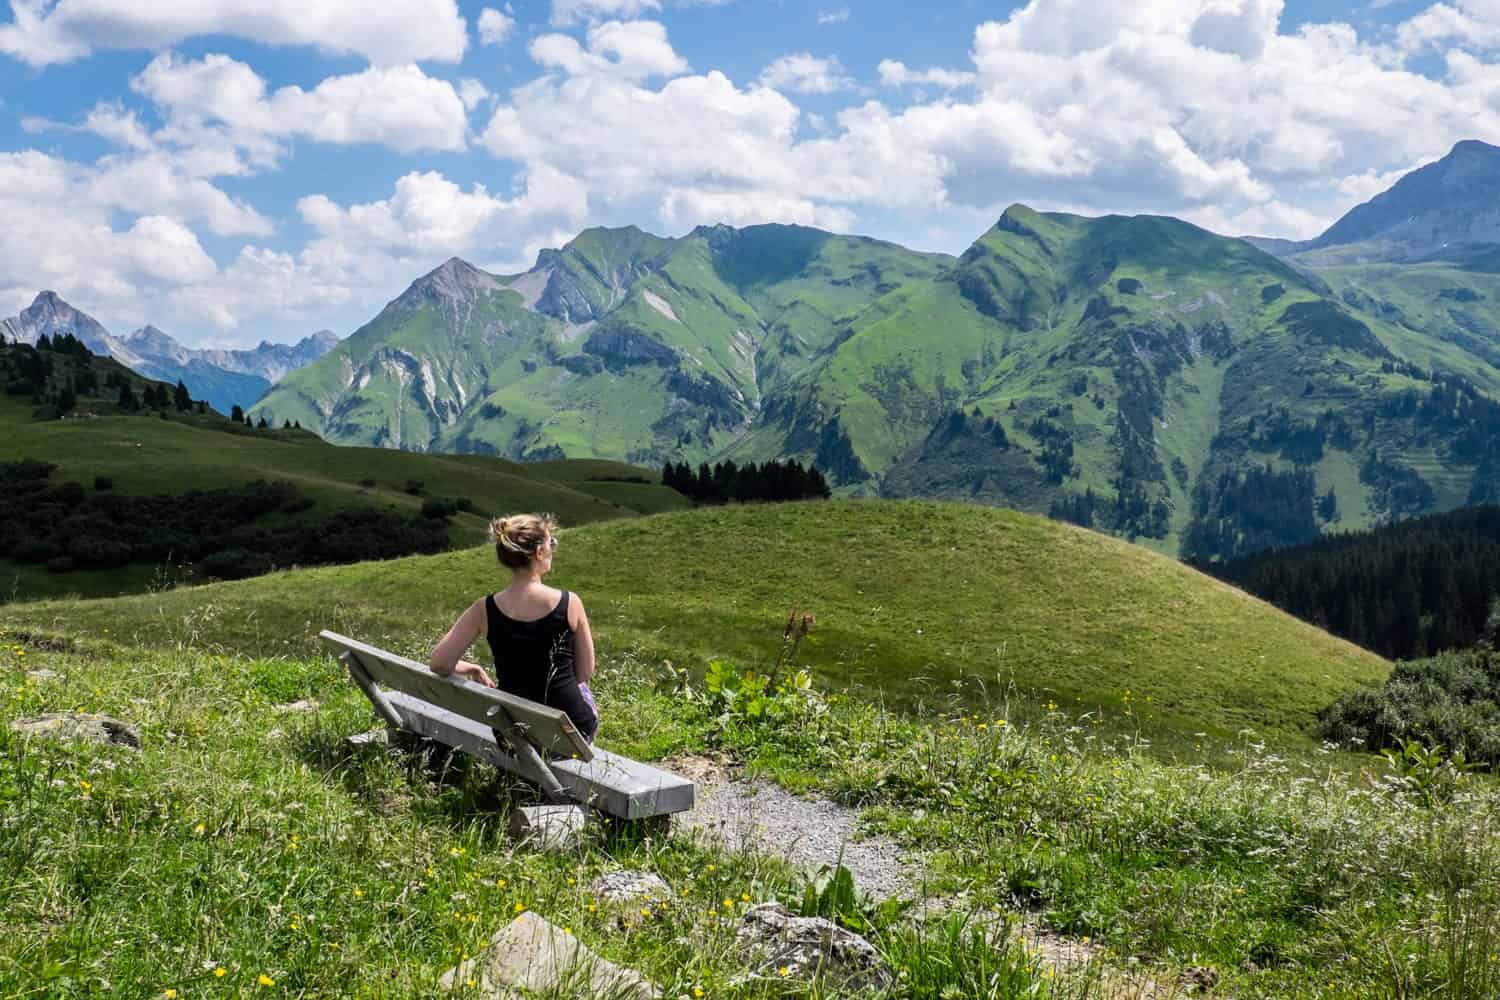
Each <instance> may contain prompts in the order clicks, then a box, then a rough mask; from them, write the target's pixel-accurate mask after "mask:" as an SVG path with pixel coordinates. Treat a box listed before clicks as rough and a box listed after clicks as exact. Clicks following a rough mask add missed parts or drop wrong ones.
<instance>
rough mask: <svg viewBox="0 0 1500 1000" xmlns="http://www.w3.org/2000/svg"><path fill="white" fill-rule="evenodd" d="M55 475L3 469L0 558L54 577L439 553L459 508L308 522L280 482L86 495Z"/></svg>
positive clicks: (97, 490)
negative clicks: (142, 567) (144, 567)
mask: <svg viewBox="0 0 1500 1000" xmlns="http://www.w3.org/2000/svg"><path fill="white" fill-rule="evenodd" d="M55 470H56V466H55V465H53V464H52V463H50V462H44V461H38V460H36V459H25V460H22V461H19V462H5V463H0V557H3V558H9V559H13V560H15V561H16V562H19V563H32V564H42V565H44V566H45V567H46V568H47V570H48V571H49V572H53V573H68V572H71V571H73V570H108V569H117V568H120V567H123V566H127V565H131V564H134V563H145V564H162V563H169V564H175V565H179V566H184V567H191V568H192V569H193V570H194V571H195V572H196V574H197V575H198V576H200V577H205V578H220V579H239V578H241V577H247V576H255V575H258V574H261V573H267V572H270V571H271V570H273V569H278V568H283V569H284V568H287V567H290V566H312V565H319V564H325V563H349V562H359V561H362V560H366V559H390V558H394V557H396V556H403V555H412V554H415V553H433V552H441V551H443V550H445V549H446V548H447V547H448V523H447V518H448V517H449V516H450V515H451V514H452V513H454V512H455V511H456V505H441V504H424V506H423V509H422V513H421V514H420V515H418V516H416V517H410V518H407V517H402V516H400V515H398V514H394V513H391V512H388V511H382V510H374V509H368V508H366V509H350V510H341V511H335V512H332V513H330V514H328V515H326V516H324V517H318V518H314V517H308V516H306V515H305V512H306V511H308V510H309V509H310V508H312V506H313V501H312V500H311V499H310V498H308V497H305V496H303V495H301V494H300V493H299V492H298V491H297V489H296V488H295V487H293V486H292V485H291V484H290V483H287V482H284V481H278V482H267V481H265V480H257V481H255V482H252V483H246V484H243V485H239V486H234V487H227V488H224V489H216V490H191V491H188V492H185V493H180V494H176V495H169V496H125V495H119V494H116V493H115V492H114V491H113V483H112V482H111V481H110V480H109V479H107V478H104V477H99V478H96V479H95V480H94V482H93V484H92V487H91V488H90V487H85V486H84V485H83V484H82V483H77V482H62V483H54V482H52V473H53V472H54V471H55ZM293 515H295V516H293Z"/></svg>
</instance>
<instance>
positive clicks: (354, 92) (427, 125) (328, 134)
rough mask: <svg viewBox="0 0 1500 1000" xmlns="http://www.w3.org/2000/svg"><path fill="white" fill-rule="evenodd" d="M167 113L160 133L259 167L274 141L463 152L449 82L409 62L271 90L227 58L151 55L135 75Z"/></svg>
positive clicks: (456, 101) (458, 105) (459, 103)
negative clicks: (224, 150)
mask: <svg viewBox="0 0 1500 1000" xmlns="http://www.w3.org/2000/svg"><path fill="white" fill-rule="evenodd" d="M131 85H132V86H133V87H134V88H135V90H136V91H137V92H139V93H140V94H142V95H144V96H145V97H147V98H149V99H150V100H151V101H153V102H154V103H155V104H156V105H157V106H158V107H159V108H161V109H162V110H163V111H164V113H165V114H166V116H167V119H168V124H167V127H166V128H165V129H164V130H163V132H162V136H161V137H162V138H163V139H166V140H168V141H178V142H179V143H181V144H184V145H197V144H199V143H203V142H208V143H210V144H211V143H212V142H213V140H214V139H216V138H220V139H223V140H226V141H227V142H229V143H230V144H232V145H233V146H235V147H238V148H243V149H245V150H247V151H248V153H249V155H250V157H251V158H252V159H253V160H255V161H256V162H258V163H264V162H265V161H266V160H267V159H268V158H274V155H275V151H276V149H277V142H278V140H281V139H286V138H292V137H305V138H309V139H315V140H317V141H319V142H332V143H356V142H370V143H379V144H381V145H384V146H389V147H390V148H391V149H395V150H398V151H401V152H414V151H417V150H460V149H463V148H464V145H465V139H464V133H465V128H466V109H465V107H464V102H463V99H462V98H461V97H460V96H459V94H458V92H457V91H456V90H455V89H454V87H453V85H452V84H451V83H449V82H448V81H447V80H441V79H437V78H435V77H430V76H427V75H426V74H425V73H423V72H422V70H421V69H420V68H419V67H417V66H415V65H405V66H390V67H383V68H382V67H373V66H372V67H370V68H368V69H364V70H361V71H360V72H358V73H351V74H347V75H343V76H331V77H328V78H326V79H324V80H323V81H322V82H320V83H319V84H318V85H317V86H316V87H314V88H313V89H312V90H303V89H302V88H301V87H295V86H289V87H282V88H280V89H279V90H276V91H275V92H274V93H268V92H267V88H266V84H265V81H264V80H263V79H261V77H260V76H259V74H257V73H256V72H255V70H253V69H252V68H251V67H250V66H248V65H247V64H245V63H242V62H239V61H238V60H235V59H231V58H230V57H228V56H225V55H217V54H211V55H207V56H204V57H203V58H202V59H196V60H194V59H183V58H181V57H179V56H176V55H174V54H173V53H170V52H168V53H165V54H163V55H160V56H157V57H156V58H155V59H153V60H152V61H151V63H150V64H149V65H148V66H147V67H146V68H145V69H144V70H143V71H142V72H141V73H140V74H139V75H138V76H137V77H136V78H135V79H134V80H133V81H132V83H131Z"/></svg>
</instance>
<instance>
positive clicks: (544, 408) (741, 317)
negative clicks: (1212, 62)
mask: <svg viewBox="0 0 1500 1000" xmlns="http://www.w3.org/2000/svg"><path fill="white" fill-rule="evenodd" d="M1454 380H1456V381H1454ZM1497 392H1500V371H1497V370H1496V369H1495V368H1494V366H1493V365H1491V364H1489V362H1488V361H1486V360H1485V357H1484V355H1483V352H1482V349H1481V347H1479V346H1476V345H1474V344H1470V345H1467V346H1459V345H1455V344H1453V343H1452V342H1451V341H1442V340H1441V339H1440V338H1437V337H1434V336H1431V335H1428V334H1425V333H1422V334H1419V333H1414V332H1413V331H1411V330H1409V329H1407V328H1406V327H1405V326H1403V325H1401V324H1400V323H1399V322H1395V321H1394V320H1393V319H1392V318H1391V317H1390V316H1387V315H1384V314H1382V313H1381V312H1380V311H1379V310H1378V309H1375V310H1373V311H1372V310H1371V309H1370V308H1368V305H1367V303H1366V302H1365V301H1364V300H1363V299H1360V298H1358V297H1357V296H1350V295H1346V294H1342V293H1339V294H1336V293H1335V290H1334V288H1333V287H1332V286H1331V285H1330V284H1329V283H1328V281H1327V280H1325V277H1324V276H1323V275H1322V274H1321V273H1320V272H1317V271H1315V270H1313V269H1310V268H1308V267H1304V266H1301V265H1300V264H1299V263H1298V262H1297V261H1295V260H1288V259H1283V258H1281V257H1278V256H1276V255H1273V254H1269V253H1266V252H1264V251H1262V250H1261V249H1258V248H1256V247H1255V246H1254V245H1253V244H1252V243H1251V242H1247V241H1243V240H1236V239H1229V238H1225V237H1220V236H1217V235H1215V234H1213V233H1210V232H1208V231H1206V230H1203V229H1201V228H1199V227H1197V226H1193V225H1191V224H1189V223H1186V222H1183V221H1182V220H1178V219H1174V218H1171V217H1167V216H1152V215H1141V216H1123V215H1113V216H1103V217H1099V218H1087V217H1083V216H1078V215H1069V214H1062V213H1042V212H1036V211H1034V210H1032V209H1030V208H1028V207H1026V206H1025V205H1021V204H1016V205H1012V206H1011V207H1009V208H1007V209H1006V211H1005V212H1004V213H1003V214H1002V215H1001V216H1000V217H999V219H998V220H997V221H996V224H995V225H994V226H993V227H991V229H990V230H989V231H988V232H986V233H985V234H983V235H981V236H980V237H979V238H978V239H976V240H975V241H974V243H973V244H972V245H971V246H970V247H969V248H968V249H967V250H966V251H965V252H964V253H963V254H962V255H960V256H958V257H952V256H949V255H944V254H918V253H915V252H913V251H909V250H906V249H905V248H902V247H899V246H898V245H895V244H891V243H887V242H884V241H878V240H873V239H870V238H867V237H854V236H843V235H838V234H833V233H827V232H823V231H821V230H815V229H810V228H807V227H798V226H785V225H777V224H767V225H760V226H751V227H744V228H735V227H730V226H725V225H718V226H700V227H697V228H695V229H693V230H692V231H691V232H689V233H687V234H686V235H684V236H681V237H676V238H667V237H660V236H655V235H653V234H650V233H647V232H644V231H643V230H640V229H639V228H637V227H633V226H631V227H620V228H613V229H610V228H594V229H589V230H585V231H583V232H582V233H580V234H578V236H576V237H575V238H574V239H572V240H570V241H568V242H567V243H566V244H564V245H563V246H562V247H559V248H556V249H547V250H543V251H541V252H540V253H539V254H538V255H537V262H536V265H535V266H534V267H532V268H531V269H530V270H528V271H526V272H523V273H521V274H510V275H501V274H490V273H488V272H484V271H482V270H480V269H478V268H475V267H474V266H473V265H471V264H468V263H467V262H465V261H462V260H459V259H456V258H455V259H452V260H449V261H447V262H445V263H444V264H443V265H440V266H439V267H438V268H435V269H434V270H433V271H431V272H429V273H428V274H426V275H423V276H422V277H420V278H418V279H417V280H416V281H414V282H413V283H412V285H411V286H410V287H409V288H408V289H407V290H406V291H404V292H403V293H402V295H401V296H398V297H397V298H396V299H394V300H392V302H391V303H390V304H389V305H388V306H387V307H386V308H385V309H383V310H381V312H380V313H379V314H377V315H376V317H375V318H373V319H372V320H371V321H370V322H369V323H367V324H365V326H363V327H361V328H360V330H359V331H356V333H355V334H354V335H352V336H351V337H350V338H349V339H348V340H346V341H345V342H343V343H342V344H341V345H339V347H338V348H336V349H335V350H334V351H333V352H331V353H330V355H329V356H327V357H326V358H324V359H322V360H321V361H318V362H315V363H314V364H312V365H310V366H309V367H308V368H305V369H303V370H301V371H299V372H296V373H294V374H293V375H292V376H290V377H288V378H287V379H286V380H284V381H283V382H282V383H281V384H280V385H279V386H277V387H276V388H275V389H273V390H272V391H271V392H269V393H268V394H267V396H266V398H265V399H264V400H263V401H262V402H261V404H259V405H258V406H257V407H256V409H255V412H256V413H257V414H262V415H265V416H267V418H268V419H270V420H272V421H273V422H278V423H279V422H281V421H283V420H285V419H293V420H297V421H300V422H301V424H302V425H303V426H306V427H313V428H317V429H319V430H320V431H321V433H323V434H324V435H325V436H327V437H329V438H330V439H331V440H334V441H343V442H349V443H362V444H379V445H383V446H387V447H400V448H407V449H415V450H441V451H459V452H464V451H473V452H481V453H495V454H501V455H505V456H507V457H510V458H515V459H524V460H534V459H539V458H555V457H563V456H567V457H586V456H596V457H606V458H614V459H620V460H625V461H630V462H634V463H637V464H658V463H660V462H662V461H666V460H671V461H682V460H685V461H689V462H692V463H696V462H700V461H724V460H733V461H736V462H746V461H764V460H769V459H772V458H798V459H800V460H804V461H810V462H814V463H816V464H817V465H818V466H819V467H820V468H821V469H823V470H824V472H825V473H826V474H828V475H829V476H830V479H831V480H832V481H833V482H834V483H835V485H836V486H837V488H838V489H839V491H840V492H841V493H844V494H846V495H884V496H899V497H904V496H936V497H940V498H948V499H966V500H978V501H981V502H986V503H994V504H1001V505H1011V506H1017V507H1020V508H1021V509H1027V510H1035V511H1040V512H1046V513H1052V514H1053V515H1054V516H1059V517H1063V518H1066V519H1070V520H1076V521H1079V522H1080V523H1084V524H1087V525H1091V526H1094V527H1097V528H1100V529H1102V530H1106V531H1111V532H1114V533H1117V534H1121V535H1124V536H1126V537H1128V538H1133V539H1137V540H1141V541H1145V542H1147V543H1148V544H1151V545H1154V546H1156V547H1158V548H1164V549H1167V550H1170V551H1181V552H1185V553H1189V554H1193V555H1196V556H1198V557H1200V558H1218V557H1223V558H1229V557H1232V556H1234V555H1237V554H1239V553H1240V552H1241V551H1244V550H1246V547H1247V546H1256V545H1263V544H1281V543H1287V542H1291V541H1297V540H1303V539H1305V538H1307V537H1311V536H1313V535H1316V534H1317V533H1318V532H1319V531H1321V530H1325V529H1327V528H1330V527H1353V526H1363V525H1365V524H1369V523H1372V522H1374V521H1376V520H1379V519H1382V518H1390V517H1400V516H1405V515H1406V514H1407V513H1412V512H1416V511H1419V510H1423V509H1433V508H1437V507H1451V506H1454V505H1457V504H1460V503H1462V502H1464V501H1465V500H1466V499H1468V498H1469V497H1470V496H1471V495H1485V494H1486V493H1487V491H1488V490H1490V487H1489V486H1488V485H1485V484H1487V483H1489V482H1490V481H1491V480H1492V479H1493V480H1497V481H1500V474H1497V473H1495V472H1493V471H1491V470H1490V468H1489V466H1488V465H1486V460H1485V459H1484V458H1483V456H1482V452H1476V451H1474V450H1473V449H1472V448H1471V449H1469V450H1468V451H1465V452H1464V453H1463V454H1459V453H1458V451H1456V450H1454V449H1452V448H1444V447H1439V448H1437V449H1436V450H1434V445H1433V444H1432V443H1431V442H1432V435H1433V426H1432V425H1433V424H1434V422H1435V421H1438V418H1437V417H1435V416H1432V414H1431V413H1429V412H1428V411H1427V410H1426V409H1424V407H1425V405H1426V404H1423V405H1422V406H1418V407H1416V409H1414V410H1413V409H1411V408H1410V407H1408V406H1407V404H1404V403H1398V402H1397V400H1399V399H1404V398H1406V397H1407V396H1413V397H1414V398H1420V399H1424V400H1425V399H1428V398H1429V397H1430V398H1434V399H1435V398H1437V397H1438V396H1442V397H1443V398H1444V399H1450V398H1451V400H1452V401H1453V403H1452V405H1453V406H1455V407H1457V410H1456V411H1455V412H1459V413H1461V414H1462V417H1461V422H1462V421H1466V423H1463V433H1464V434H1467V435H1469V436H1470V437H1471V438H1472V437H1473V435H1479V436H1480V438H1483V437H1484V435H1487V434H1489V433H1490V432H1491V429H1490V423H1491V420H1492V415H1491V414H1490V411H1489V410H1488V409H1487V408H1486V407H1487V406H1488V405H1489V402H1490V401H1491V400H1492V397H1493V396H1494V395H1495V394H1496V393H1497ZM1444 394H1448V395H1444ZM1454 394H1456V395H1454ZM1487 394H1488V395H1487ZM1435 405H1436V404H1434V407H1435ZM1433 412H1434V413H1435V412H1436V411H1435V409H1434V411H1433ZM1453 419H1460V418H1458V417H1455V418H1453ZM1449 432H1451V433H1456V431H1454V429H1452V428H1450V429H1449ZM1484 439H1485V440H1488V439H1487V438H1484ZM1465 440H1468V438H1465ZM1256 470H1260V471H1256ZM1424 477H1426V478H1424ZM1429 479H1430V480H1431V481H1430V482H1429V481H1428V480H1429ZM1418 483H1420V484H1421V486H1420V487H1419V486H1418V485H1417V484H1418ZM1273 497H1274V498H1275V501H1274V502H1275V503H1277V504H1283V505H1284V509H1280V510H1278V511H1277V512H1276V513H1275V514H1274V515H1272V516H1270V518H1269V520H1270V523H1271V526H1270V527H1266V526H1264V525H1260V526H1257V524H1256V523H1253V522H1254V521H1255V518H1256V517H1258V516H1261V515H1254V514H1252V513H1249V512H1250V511H1251V510H1252V509H1253V508H1255V507H1256V506H1257V505H1259V504H1264V503H1267V502H1271V501H1270V500H1269V499H1268V498H1273ZM1320 498H1321V499H1320Z"/></svg>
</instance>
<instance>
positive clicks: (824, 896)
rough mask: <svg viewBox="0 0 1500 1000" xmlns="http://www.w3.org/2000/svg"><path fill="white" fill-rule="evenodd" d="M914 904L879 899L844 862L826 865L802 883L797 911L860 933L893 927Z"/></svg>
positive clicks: (899, 900)
mask: <svg viewBox="0 0 1500 1000" xmlns="http://www.w3.org/2000/svg"><path fill="white" fill-rule="evenodd" d="M910 907H911V903H910V902H909V901H907V900H902V899H896V898H891V899H884V900H878V899H873V898H871V897H869V896H866V895H865V894H864V893H862V892H860V891H859V889H858V888H857V887H856V886H855V884H854V874H853V873H852V872H850V871H849V869H848V868H846V867H844V866H843V865H842V864H839V865H833V866H829V865H824V866H823V867H822V868H820V869H819V870H818V873H817V874H816V875H813V876H811V877H809V878H808V880H807V882H806V884H805V885H804V886H803V887H802V898H801V900H800V901H799V904H798V906H797V912H798V913H799V914H800V915H801V916H804V917H823V918H824V919H826V920H832V921H833V922H834V923H836V924H840V925H842V926H844V927H847V928H849V929H850V930H852V931H855V932H857V933H860V934H869V933H871V932H872V931H875V930H878V929H881V928H884V927H889V926H891V925H892V924H893V923H895V922H896V920H898V919H899V918H900V917H901V916H902V914H904V913H905V912H906V911H907V910H908V909H909V908H910Z"/></svg>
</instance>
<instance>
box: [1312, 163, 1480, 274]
mask: <svg viewBox="0 0 1500 1000" xmlns="http://www.w3.org/2000/svg"><path fill="white" fill-rule="evenodd" d="M1488 243H1500V146H1492V145H1490V144H1489V143H1487V142H1481V141H1480V140H1478V139H1465V140H1463V141H1462V142H1459V143H1456V144H1454V146H1453V148H1452V149H1451V150H1450V151H1449V152H1448V155H1447V156H1444V157H1443V158H1442V159H1440V160H1436V161H1434V162H1432V163H1429V164H1427V165H1426V166H1424V167H1419V168H1418V169H1416V170H1413V171H1412V172H1411V173H1409V174H1406V175H1405V176H1403V177H1402V178H1401V179H1400V180H1398V181H1397V182H1396V183H1395V184H1393V185H1392V186H1391V187H1390V188H1388V189H1387V190H1385V191H1382V192H1381V193H1380V194H1378V195H1376V196H1375V197H1374V198H1371V199H1370V200H1369V201H1367V202H1365V203H1364V204H1363V205H1359V206H1357V207H1355V208H1353V209H1351V210H1350V211H1349V212H1348V214H1346V215H1345V216H1344V217H1343V218H1341V219H1339V220H1338V221H1337V222H1335V223H1334V224H1333V225H1332V226H1330V227H1329V228H1328V230H1327V231H1326V232H1324V233H1323V235H1321V236H1319V237H1318V238H1317V239H1315V240H1312V241H1311V242H1309V243H1305V244H1301V245H1300V249H1304V250H1319V249H1323V248H1327V247H1335V246H1343V245H1348V244H1367V245H1370V247H1371V250H1370V251H1369V253H1371V254H1374V255H1377V256H1381V257H1385V258H1389V259H1416V258H1421V257H1427V256H1433V255H1440V254H1447V253H1452V252H1454V251H1455V250H1458V249H1459V248H1462V247H1466V246H1473V245H1476V244H1488Z"/></svg>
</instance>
